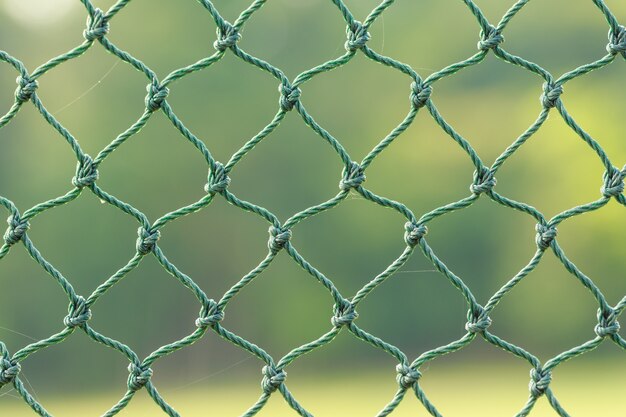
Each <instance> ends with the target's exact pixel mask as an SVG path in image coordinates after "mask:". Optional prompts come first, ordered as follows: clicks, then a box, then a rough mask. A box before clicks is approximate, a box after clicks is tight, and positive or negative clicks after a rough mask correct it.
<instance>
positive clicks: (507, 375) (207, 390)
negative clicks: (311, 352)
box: [0, 361, 626, 417]
mask: <svg viewBox="0 0 626 417" xmlns="http://www.w3.org/2000/svg"><path fill="white" fill-rule="evenodd" d="M433 368H435V367H434V366H433ZM592 373H593V374H599V373H601V374H602V375H603V378H602V379H601V380H600V381H598V382H596V383H590V382H591V381H590V378H589V377H590V375H592ZM625 374H626V363H624V362H623V361H622V362H615V363H614V364H610V363H608V362H598V363H594V364H593V365H589V364H587V365H585V366H574V367H567V369H566V370H559V371H558V372H555V374H554V378H553V383H552V387H553V389H554V392H555V394H556V395H557V398H558V399H559V400H560V401H561V403H562V405H563V406H564V407H565V409H566V410H568V412H570V413H571V415H573V416H577V417H578V416H580V417H596V416H597V417H600V416H601V417H623V416H624V415H625V412H626V402H625V401H624V393H625V391H624V388H625V384H624V375H625ZM527 376H528V374H527V373H525V372H520V369H519V368H512V367H509V366H507V365H505V364H493V363H492V364H490V365H485V364H478V363H474V364H469V365H468V364H465V365H461V366H455V367H451V366H443V367H437V369H436V370H435V369H432V370H426V371H425V372H424V376H423V378H422V386H423V387H424V389H425V391H426V393H427V394H428V396H429V398H431V399H432V401H433V402H434V404H435V405H436V406H437V407H438V409H439V411H440V412H442V413H443V414H444V415H445V416H446V417H474V416H476V417H511V416H513V415H514V414H515V413H516V412H517V411H519V410H520V409H521V408H522V406H523V404H524V402H525V400H526V395H527V393H528V391H527V383H528V378H527ZM391 381H393V384H392V383H389V382H391ZM287 383H288V384H289V380H288V381H287ZM158 386H159V385H158V384H157V387H158ZM289 387H290V390H292V392H293V394H294V395H295V397H296V399H298V400H299V401H300V403H301V404H302V405H304V406H305V407H306V408H307V409H308V410H309V411H310V412H312V413H313V414H314V415H315V416H316V417H336V416H355V417H365V416H372V417H373V416H375V415H376V413H377V411H379V410H380V409H381V408H382V407H383V406H384V405H385V404H386V403H387V402H388V401H389V400H390V399H391V398H392V397H393V394H394V390H395V381H394V375H393V373H390V372H387V373H384V372H380V371H375V372H368V371H364V370H357V371H355V372H354V373H352V374H346V373H342V374H332V373H331V374H329V375H326V376H323V377H322V376H320V375H316V376H314V377H312V378H306V380H302V381H300V383H298V384H292V385H289ZM160 392H161V393H162V394H163V395H164V396H165V398H166V399H167V401H168V402H169V403H170V404H171V405H173V406H174V408H176V409H177V411H179V412H180V413H181V414H182V415H184V416H186V417H206V416H220V417H237V416H240V415H241V414H242V413H243V412H244V411H245V410H246V409H247V407H249V406H250V405H252V403H253V402H254V400H255V399H256V398H257V397H258V395H259V394H260V392H261V391H260V387H259V388H253V387H243V388H242V386H241V385H238V384H237V383H236V382H228V383H224V384H219V383H217V382H215V381H214V382H213V383H212V384H205V385H196V386H188V387H185V389H176V388H175V387H167V383H166V384H165V388H163V389H162V390H160ZM10 394H12V393H10ZM122 394H123V393H122V392H120V391H115V392H114V391H110V392H109V391H106V392H105V393H103V392H101V393H100V394H91V395H72V393H70V392H68V393H67V395H65V396H49V397H48V398H46V397H43V398H40V399H41V400H42V402H43V404H44V406H46V407H47V408H48V410H49V411H51V412H52V413H53V414H54V415H55V416H59V417H83V416H88V415H89V416H96V415H101V414H102V413H103V412H104V411H106V410H107V409H108V408H109V407H110V406H111V405H112V404H113V403H114V402H115V398H118V397H121V395H122ZM0 395H2V393H0ZM5 396H7V394H6V392H5ZM161 414H162V413H161V411H160V410H159V409H158V407H157V406H156V405H155V404H154V403H153V402H152V400H151V399H150V398H149V397H148V396H147V394H146V392H145V391H140V392H139V393H138V394H137V395H136V397H135V399H133V401H132V402H131V404H130V406H128V407H127V408H126V409H125V410H124V411H122V412H121V413H120V414H119V416H121V417H153V416H158V415H161ZM0 415H2V416H7V417H9V416H10V417H30V416H33V415H34V414H33V412H32V411H31V410H30V409H28V408H27V406H26V405H24V404H22V402H21V401H18V400H17V399H13V398H8V399H7V398H3V401H1V402H0ZM391 415H392V416H394V417H427V416H429V414H428V413H427V412H426V411H425V409H424V408H423V406H422V405H421V404H420V403H419V402H418V400H417V399H416V398H415V397H414V396H412V395H409V394H407V396H406V397H405V399H404V400H403V402H402V403H401V405H400V406H399V407H398V409H397V410H396V411H395V412H394V413H392V414H391ZM258 416H260V417H283V416H284V417H291V416H297V413H295V412H294V411H293V410H291V409H290V408H289V406H288V405H287V403H286V402H285V401H284V400H283V398H282V397H281V396H280V395H279V393H276V394H275V395H274V396H273V397H272V398H271V399H270V401H269V402H268V405H267V406H266V407H265V408H264V409H263V410H262V411H261V412H260V413H259V414H258ZM530 416H532V417H553V416H557V414H556V413H555V412H554V411H553V410H552V409H551V407H550V406H549V404H548V402H547V401H546V399H545V398H542V399H540V400H539V402H538V403H537V405H536V407H535V409H534V410H533V412H531V414H530Z"/></svg>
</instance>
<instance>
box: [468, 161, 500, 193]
mask: <svg viewBox="0 0 626 417" xmlns="http://www.w3.org/2000/svg"><path fill="white" fill-rule="evenodd" d="M496 182H497V181H496V178H495V177H494V176H493V172H492V171H491V170H490V169H489V168H485V167H483V169H481V171H480V172H478V171H474V181H473V183H472V185H470V191H471V192H472V193H473V194H482V193H488V192H490V191H491V190H492V189H493V187H495V186H496Z"/></svg>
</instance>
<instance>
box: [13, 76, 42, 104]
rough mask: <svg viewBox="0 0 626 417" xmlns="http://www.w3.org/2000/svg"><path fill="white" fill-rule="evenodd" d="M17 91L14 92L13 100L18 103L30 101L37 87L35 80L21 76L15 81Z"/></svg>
mask: <svg viewBox="0 0 626 417" xmlns="http://www.w3.org/2000/svg"><path fill="white" fill-rule="evenodd" d="M15 82H16V83H17V89H16V90H15V99H16V100H17V102H18V103H20V104H21V103H25V102H27V101H28V100H30V99H31V97H32V96H33V94H35V90H37V87H39V84H38V83H37V80H32V79H30V77H28V76H27V75H21V76H19V77H17V79H16V80H15Z"/></svg>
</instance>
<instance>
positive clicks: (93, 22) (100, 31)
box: [83, 9, 109, 42]
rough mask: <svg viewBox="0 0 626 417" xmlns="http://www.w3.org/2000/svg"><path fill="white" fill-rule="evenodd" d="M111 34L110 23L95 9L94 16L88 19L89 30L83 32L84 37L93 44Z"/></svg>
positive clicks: (100, 11)
mask: <svg viewBox="0 0 626 417" xmlns="http://www.w3.org/2000/svg"><path fill="white" fill-rule="evenodd" d="M107 33H109V21H108V19H107V17H106V16H105V15H104V12H103V11H102V10H100V9H95V10H94V12H93V14H92V15H90V16H89V17H88V18H87V28H86V29H85V30H84V31H83V36H84V37H85V39H87V41H89V42H93V41H95V40H96V39H100V38H102V37H103V36H106V34H107Z"/></svg>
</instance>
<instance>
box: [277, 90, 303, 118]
mask: <svg viewBox="0 0 626 417" xmlns="http://www.w3.org/2000/svg"><path fill="white" fill-rule="evenodd" d="M278 91H279V92H280V99H279V100H278V102H279V104H280V108H281V109H282V110H283V111H290V110H292V109H293V107H294V106H295V105H296V104H297V103H298V102H299V101H300V94H301V91H300V89H299V88H298V87H292V86H291V85H289V84H280V85H279V86H278Z"/></svg>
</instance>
